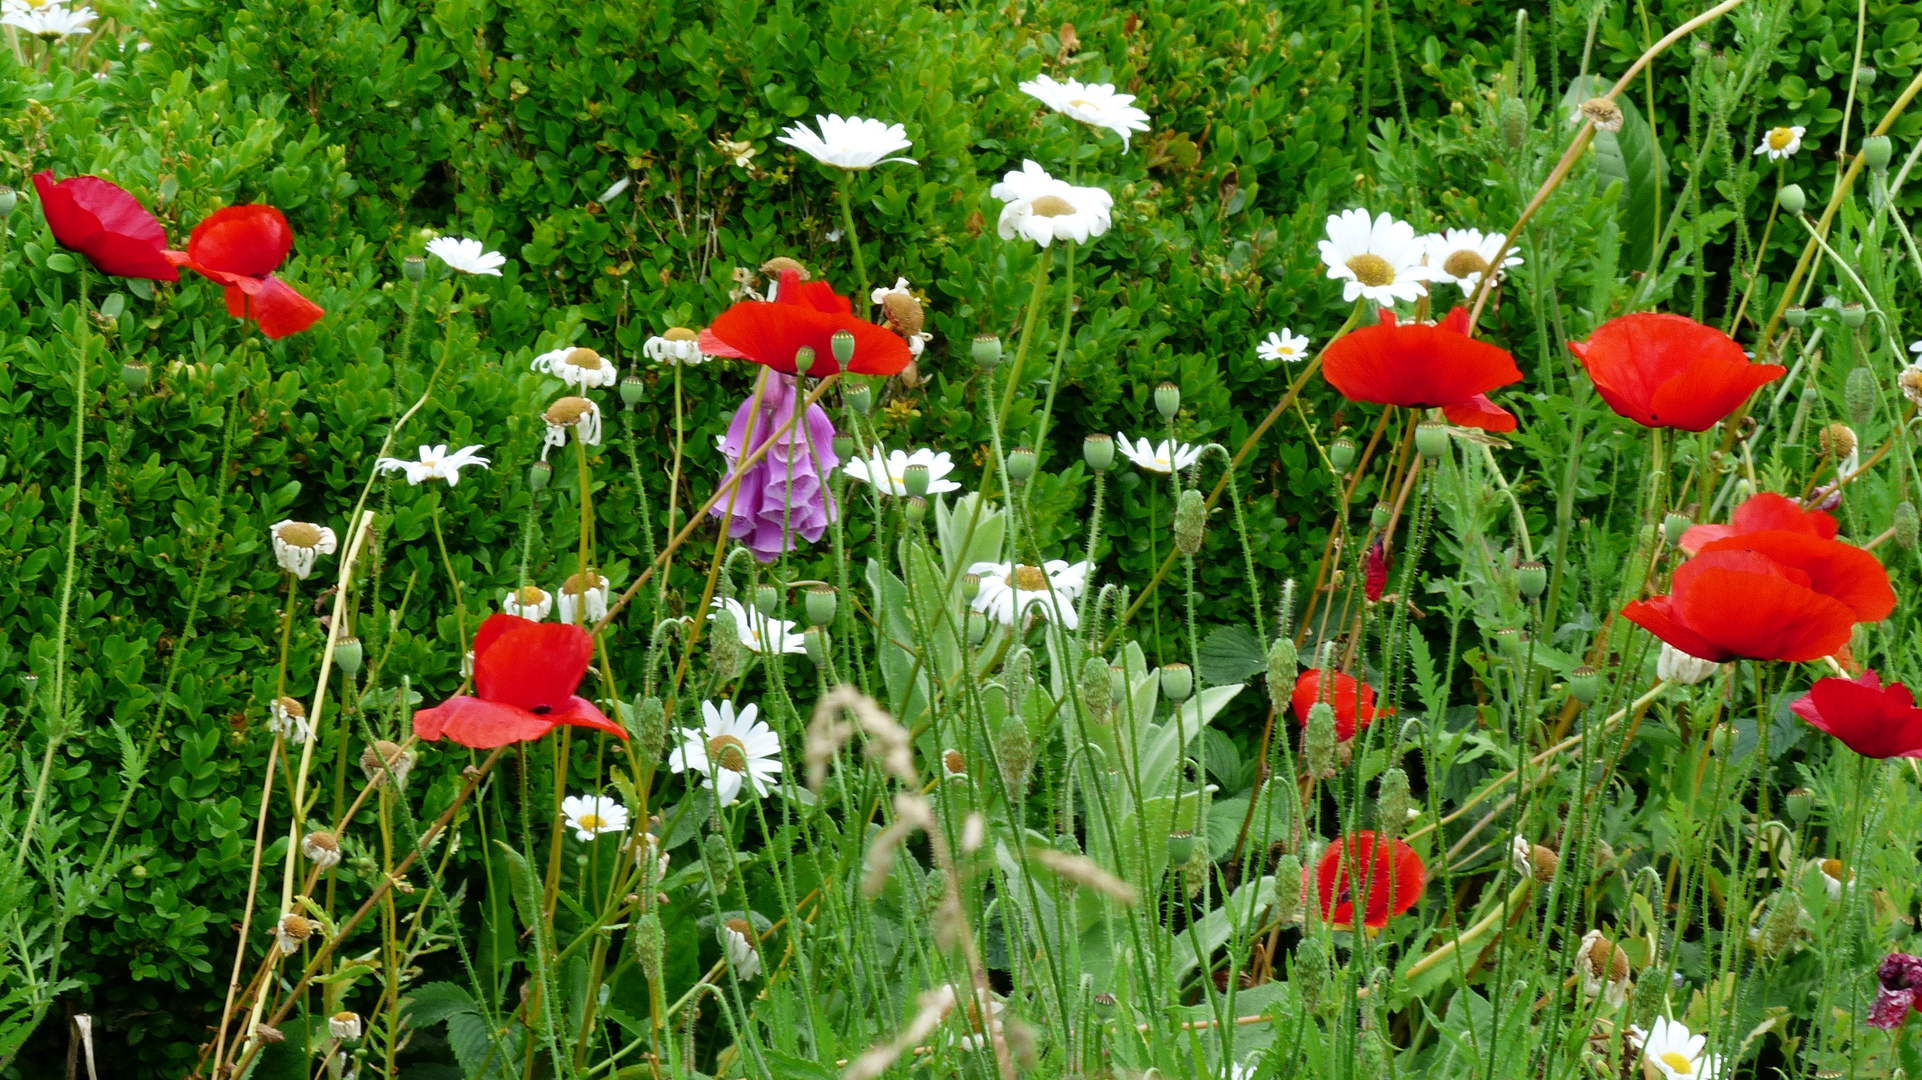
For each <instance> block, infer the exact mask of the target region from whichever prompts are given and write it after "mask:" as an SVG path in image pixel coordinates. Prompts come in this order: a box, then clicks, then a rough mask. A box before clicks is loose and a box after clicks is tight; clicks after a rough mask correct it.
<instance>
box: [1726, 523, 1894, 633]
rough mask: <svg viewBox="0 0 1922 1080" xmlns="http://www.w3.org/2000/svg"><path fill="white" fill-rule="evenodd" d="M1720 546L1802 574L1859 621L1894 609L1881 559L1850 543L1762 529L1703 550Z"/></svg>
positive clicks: (1874, 619)
mask: <svg viewBox="0 0 1922 1080" xmlns="http://www.w3.org/2000/svg"><path fill="white" fill-rule="evenodd" d="M1723 551H1751V552H1754V553H1756V554H1758V555H1761V556H1763V557H1765V558H1767V559H1769V560H1770V561H1772V562H1774V563H1776V564H1778V565H1780V566H1784V567H1788V568H1791V569H1793V570H1796V571H1798V572H1800V573H1802V574H1806V575H1807V576H1808V587H1809V588H1811V589H1813V590H1815V591H1816V592H1818V593H1821V594H1822V595H1824V596H1830V597H1834V598H1835V599H1836V600H1839V601H1841V602H1842V603H1843V604H1844V605H1846V606H1847V607H1848V608H1849V609H1850V610H1852V611H1853V612H1854V613H1855V618H1856V621H1857V622H1880V621H1881V620H1883V619H1886V618H1888V617H1889V615H1890V613H1892V612H1893V611H1895V590H1894V589H1892V588H1890V587H1889V572H1888V571H1887V570H1886V569H1884V568H1883V566H1882V562H1881V560H1879V559H1877V558H1876V557H1875V556H1874V555H1872V554H1870V553H1869V552H1866V551H1863V550H1862V549H1861V548H1858V547H1855V546H1853V545H1850V544H1844V543H1842V542H1840V541H1837V540H1823V539H1819V538H1817V537H1814V536H1810V535H1808V534H1806V533H1796V532H1785V531H1781V530H1766V531H1763V532H1753V533H1745V534H1742V535H1738V536H1731V537H1728V538H1727V539H1724V540H1717V541H1715V542H1714V543H1712V544H1709V545H1707V546H1706V547H1704V548H1703V549H1702V555H1708V554H1711V553H1714V552H1723ZM1696 558H1698V559H1699V558H1701V556H1697V557H1696ZM1689 561H1690V562H1694V561H1695V560H1694V559H1691V560H1689ZM1821 655H1824V656H1826V655H1828V654H1827V653H1823V654H1821Z"/></svg>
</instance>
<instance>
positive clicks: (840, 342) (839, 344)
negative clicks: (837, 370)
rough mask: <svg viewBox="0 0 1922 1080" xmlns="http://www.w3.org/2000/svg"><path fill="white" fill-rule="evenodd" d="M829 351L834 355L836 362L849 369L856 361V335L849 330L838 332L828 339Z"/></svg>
mask: <svg viewBox="0 0 1922 1080" xmlns="http://www.w3.org/2000/svg"><path fill="white" fill-rule="evenodd" d="M828 349H829V350H830V351H832V352H833V353H834V362H835V363H837V364H840V365H841V366H842V367H847V366H848V364H850V363H852V362H853V360H854V334H853V332H852V331H848V330H836V331H835V332H834V333H833V335H832V336H830V337H829V338H828Z"/></svg>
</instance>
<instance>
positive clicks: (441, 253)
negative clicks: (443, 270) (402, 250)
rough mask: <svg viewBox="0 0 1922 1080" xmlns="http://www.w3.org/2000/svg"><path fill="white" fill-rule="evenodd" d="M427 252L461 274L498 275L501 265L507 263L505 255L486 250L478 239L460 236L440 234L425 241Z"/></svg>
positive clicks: (485, 246) (499, 274)
mask: <svg viewBox="0 0 1922 1080" xmlns="http://www.w3.org/2000/svg"><path fill="white" fill-rule="evenodd" d="M427 254H429V255H432V256H434V257H435V258H437V259H439V260H440V261H441V262H444V263H446V264H447V265H448V267H449V268H450V269H453V270H458V271H460V272H461V273H463V274H486V275H487V276H489V277H500V276H501V267H502V266H505V265H506V264H507V256H505V255H502V254H501V253H500V252H498V251H489V250H487V245H485V244H483V243H481V242H480V241H479V240H469V239H467V238H466V237H460V236H441V237H436V238H434V239H432V240H429V241H428V242H427Z"/></svg>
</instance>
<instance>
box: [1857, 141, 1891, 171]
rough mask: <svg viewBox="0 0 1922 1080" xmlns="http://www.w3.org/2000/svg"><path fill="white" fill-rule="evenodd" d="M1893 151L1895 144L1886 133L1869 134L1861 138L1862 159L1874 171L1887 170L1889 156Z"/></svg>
mask: <svg viewBox="0 0 1922 1080" xmlns="http://www.w3.org/2000/svg"><path fill="white" fill-rule="evenodd" d="M1894 152H1895V146H1894V144H1892V143H1891V142H1889V137H1888V136H1887V135H1871V136H1869V137H1868V138H1866V139H1863V140H1862V160H1863V161H1864V162H1866V163H1867V164H1868V167H1869V168H1871V169H1873V170H1875V171H1876V172H1888V171H1889V158H1890V157H1891V156H1892V155H1893V154H1894Z"/></svg>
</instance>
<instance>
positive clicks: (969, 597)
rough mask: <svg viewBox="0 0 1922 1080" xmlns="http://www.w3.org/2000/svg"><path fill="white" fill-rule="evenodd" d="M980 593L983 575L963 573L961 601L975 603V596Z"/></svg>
mask: <svg viewBox="0 0 1922 1080" xmlns="http://www.w3.org/2000/svg"><path fill="white" fill-rule="evenodd" d="M980 593H981V575H980V574H962V575H961V602H962V603H964V604H972V603H974V598H975V597H976V596H978V595H980Z"/></svg>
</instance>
